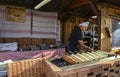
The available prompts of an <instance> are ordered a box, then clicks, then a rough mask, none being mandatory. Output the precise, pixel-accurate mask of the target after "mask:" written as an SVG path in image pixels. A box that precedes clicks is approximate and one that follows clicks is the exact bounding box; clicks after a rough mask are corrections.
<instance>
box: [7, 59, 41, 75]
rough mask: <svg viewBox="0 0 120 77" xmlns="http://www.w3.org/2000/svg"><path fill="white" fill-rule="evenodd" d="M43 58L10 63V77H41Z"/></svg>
mask: <svg viewBox="0 0 120 77" xmlns="http://www.w3.org/2000/svg"><path fill="white" fill-rule="evenodd" d="M41 75H42V59H29V60H22V61H16V62H13V63H8V77H40V76H41Z"/></svg>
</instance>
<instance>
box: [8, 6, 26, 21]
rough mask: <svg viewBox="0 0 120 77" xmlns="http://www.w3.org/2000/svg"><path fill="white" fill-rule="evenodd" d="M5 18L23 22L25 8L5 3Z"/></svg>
mask: <svg viewBox="0 0 120 77" xmlns="http://www.w3.org/2000/svg"><path fill="white" fill-rule="evenodd" d="M6 19H7V20H8V21H15V22H25V8H23V7H18V6H11V5H7V6H6Z"/></svg>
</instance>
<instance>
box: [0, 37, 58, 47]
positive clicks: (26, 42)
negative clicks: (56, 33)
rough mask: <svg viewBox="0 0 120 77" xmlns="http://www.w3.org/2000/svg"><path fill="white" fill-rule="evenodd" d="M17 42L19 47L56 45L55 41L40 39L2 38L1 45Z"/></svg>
mask: <svg viewBox="0 0 120 77" xmlns="http://www.w3.org/2000/svg"><path fill="white" fill-rule="evenodd" d="M11 42H17V43H18V46H35V45H40V44H56V40H55V39H40V38H0V43H11Z"/></svg>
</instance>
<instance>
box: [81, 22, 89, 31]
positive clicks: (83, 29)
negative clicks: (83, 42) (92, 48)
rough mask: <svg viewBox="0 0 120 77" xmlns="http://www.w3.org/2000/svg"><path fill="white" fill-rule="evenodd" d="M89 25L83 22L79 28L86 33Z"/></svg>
mask: <svg viewBox="0 0 120 77" xmlns="http://www.w3.org/2000/svg"><path fill="white" fill-rule="evenodd" d="M88 25H89V22H88V21H86V22H82V23H80V24H79V27H80V29H81V30H82V31H86V30H87V29H88Z"/></svg>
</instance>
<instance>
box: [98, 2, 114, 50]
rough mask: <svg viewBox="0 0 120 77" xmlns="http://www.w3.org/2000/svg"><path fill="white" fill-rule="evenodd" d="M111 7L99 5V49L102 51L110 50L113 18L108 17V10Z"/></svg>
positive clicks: (103, 4)
mask: <svg viewBox="0 0 120 77" xmlns="http://www.w3.org/2000/svg"><path fill="white" fill-rule="evenodd" d="M110 7H111V5H109V4H106V3H102V4H100V5H99V9H100V10H101V46H100V49H101V50H104V51H108V52H109V51H111V49H112V18H113V17H114V16H111V15H109V11H108V9H109V8H110ZM106 27H108V28H109V31H110V35H111V37H110V38H109V37H108V35H107V33H106V31H105V28H106Z"/></svg>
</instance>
